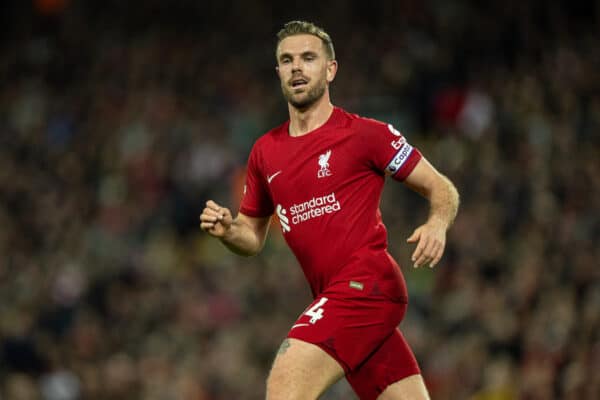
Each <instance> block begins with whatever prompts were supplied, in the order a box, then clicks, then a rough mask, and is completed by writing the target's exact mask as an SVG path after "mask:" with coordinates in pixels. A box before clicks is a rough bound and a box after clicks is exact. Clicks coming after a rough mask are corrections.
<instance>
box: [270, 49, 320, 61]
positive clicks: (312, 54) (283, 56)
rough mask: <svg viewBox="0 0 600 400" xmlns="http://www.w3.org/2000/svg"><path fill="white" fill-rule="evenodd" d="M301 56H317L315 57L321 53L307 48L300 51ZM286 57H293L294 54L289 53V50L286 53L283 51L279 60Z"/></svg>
mask: <svg viewBox="0 0 600 400" xmlns="http://www.w3.org/2000/svg"><path fill="white" fill-rule="evenodd" d="M300 56H301V57H306V56H315V57H318V56H319V54H318V53H317V52H315V51H312V50H307V51H303V52H302V53H300ZM286 57H288V58H292V54H291V53H287V52H286V53H281V54H280V55H279V58H278V59H279V60H283V59H284V58H286Z"/></svg>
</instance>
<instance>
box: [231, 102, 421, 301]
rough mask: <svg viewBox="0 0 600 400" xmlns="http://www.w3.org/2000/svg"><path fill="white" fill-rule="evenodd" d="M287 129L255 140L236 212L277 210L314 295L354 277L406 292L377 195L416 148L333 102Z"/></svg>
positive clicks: (400, 174) (409, 165)
mask: <svg viewBox="0 0 600 400" xmlns="http://www.w3.org/2000/svg"><path fill="white" fill-rule="evenodd" d="M288 129H289V121H287V122H286V123H284V124H283V125H281V126H279V127H277V128H275V129H273V130H271V131H269V132H268V133H267V134H265V135H264V136H262V137H261V138H259V139H258V140H257V142H256V143H255V144H254V147H253V148H252V151H251V153H250V157H249V159H248V171H247V178H246V186H245V189H244V196H243V199H242V202H241V206H240V212H241V213H242V214H245V215H248V216H250V217H265V216H269V215H272V214H273V213H276V214H277V216H278V217H279V220H280V223H281V229H282V231H283V236H284V237H285V239H286V241H287V243H288V245H289V246H290V248H291V249H292V251H293V252H294V254H295V256H296V257H297V259H298V261H299V262H300V265H301V266H302V268H303V270H304V274H305V276H306V278H307V279H308V282H309V284H310V286H311V289H312V292H313V295H315V296H316V295H318V294H320V293H321V292H322V291H323V290H325V289H326V288H327V287H329V286H330V285H332V284H334V283H337V282H339V281H341V280H345V279H354V280H360V282H369V281H371V282H374V281H377V282H385V281H393V282H395V284H396V285H397V284H398V283H400V286H401V290H402V291H403V292H404V293H402V294H401V295H402V297H406V293H405V292H406V288H405V285H404V280H403V279H402V277H401V275H400V271H399V268H398V266H397V265H396V263H395V262H394V261H393V260H392V258H391V257H390V256H389V254H388V253H387V232H386V229H385V227H384V225H383V222H382V220H381V213H380V210H379V201H380V197H381V192H382V190H383V184H384V179H385V176H386V175H391V176H392V177H393V178H395V179H397V180H403V179H405V178H406V177H407V176H408V175H409V174H410V172H411V171H412V170H413V169H414V167H415V166H416V164H417V162H418V161H419V160H420V159H421V153H420V152H419V151H418V150H417V149H416V148H413V147H412V146H411V145H410V144H409V143H407V142H406V140H405V138H404V137H403V136H402V135H401V134H400V132H398V131H397V130H396V129H394V127H392V125H389V124H385V123H382V122H379V121H376V120H372V119H367V118H362V117H360V116H358V115H355V114H350V113H348V112H346V111H344V110H342V109H340V108H337V107H336V108H334V110H333V112H332V114H331V116H330V117H329V119H328V120H327V122H326V123H325V124H323V125H322V126H321V127H319V128H317V129H315V130H314V131H312V132H310V133H308V134H306V135H303V136H298V137H292V136H290V135H289V134H288ZM384 285H385V284H384ZM376 286H377V287H379V286H378V285H376ZM383 289H384V290H385V288H383ZM377 290H379V289H377Z"/></svg>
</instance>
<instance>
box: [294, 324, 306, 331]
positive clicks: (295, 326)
mask: <svg viewBox="0 0 600 400" xmlns="http://www.w3.org/2000/svg"><path fill="white" fill-rule="evenodd" d="M308 325H309V324H296V325H292V328H291V329H290V330H292V329H294V328H298V327H301V326H308Z"/></svg>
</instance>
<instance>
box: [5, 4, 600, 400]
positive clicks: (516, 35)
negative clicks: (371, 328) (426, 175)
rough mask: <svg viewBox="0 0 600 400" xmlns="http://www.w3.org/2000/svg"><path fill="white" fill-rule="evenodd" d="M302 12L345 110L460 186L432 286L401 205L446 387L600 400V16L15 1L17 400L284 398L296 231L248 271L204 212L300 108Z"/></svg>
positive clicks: (448, 390) (407, 7)
mask: <svg viewBox="0 0 600 400" xmlns="http://www.w3.org/2000/svg"><path fill="white" fill-rule="evenodd" d="M549 3H551V4H549ZM291 19H308V20H311V21H314V22H316V23H317V24H318V25H321V26H323V27H324V28H325V29H326V30H327V31H328V32H329V33H330V34H331V36H332V38H333V41H334V44H335V48H336V52H337V59H338V61H339V64H340V68H339V73H338V76H337V78H336V80H335V82H334V83H333V85H332V87H331V92H332V99H333V102H334V103H335V104H336V105H339V106H343V107H345V108H347V109H348V110H349V111H351V112H356V113H360V114H361V115H364V116H368V117H373V118H377V119H381V120H383V121H386V122H391V123H393V124H394V125H395V126H396V127H397V128H398V129H399V130H401V131H402V132H403V133H404V134H405V136H406V137H407V138H408V139H409V140H410V141H411V142H412V143H413V144H414V145H416V146H418V147H419V148H420V149H421V150H422V151H423V153H424V154H425V155H426V157H427V158H428V159H429V160H430V161H431V162H432V163H433V164H434V165H436V166H437V167H438V168H439V169H440V170H441V171H442V172H443V173H445V174H446V175H447V176H448V177H449V178H450V179H451V180H452V181H453V182H455V184H456V186H457V187H458V189H459V191H460V193H461V195H462V207H461V210H460V213H459V216H458V219H457V220H456V223H455V225H454V227H453V228H452V230H451V231H450V233H449V239H448V246H447V250H446V254H445V256H444V259H443V260H442V262H441V263H440V265H439V266H438V267H437V268H436V269H435V270H434V271H431V270H429V269H426V270H418V271H415V270H413V269H412V268H411V263H410V259H409V257H410V253H411V252H412V246H408V245H406V243H405V239H406V237H408V235H409V234H410V233H411V232H412V230H413V229H414V228H415V227H416V226H418V225H419V224H420V223H422V222H423V221H424V219H425V218H426V215H427V207H426V202H425V201H424V200H422V199H421V198H419V197H418V196H417V195H415V194H414V193H412V192H410V191H409V190H406V189H405V188H404V187H403V186H402V185H401V184H397V183H393V182H389V183H388V185H387V186H386V189H385V192H384V196H383V199H382V211H383V215H384V221H385V222H386V224H387V227H388V231H389V239H390V251H391V252H392V253H393V254H394V256H395V257H396V258H397V259H398V260H399V261H400V262H401V264H402V265H403V271H404V273H405V276H406V279H407V282H408V285H409V291H410V296H411V297H410V307H409V312H408V314H407V317H406V319H405V321H404V322H403V323H402V326H401V327H402V329H403V331H404V333H405V336H406V337H407V339H408V341H409V342H410V344H411V345H412V347H413V349H414V350H415V353H416V355H417V358H418V359H419V361H420V363H421V366H422V369H423V375H424V376H425V378H426V381H427V384H428V386H429V389H430V391H431V394H432V398H434V399H478V400H479V399H481V400H485V399H494V400H496V399H501V400H504V399H595V398H598V397H599V396H600V374H598V370H600V272H599V271H600V269H599V262H598V260H599V259H600V250H599V239H600V206H599V205H600V174H599V171H600V157H599V155H600V151H599V150H600V146H599V144H600V134H599V129H600V45H599V44H600V40H599V39H600V35H599V33H600V32H599V28H598V26H599V23H600V2H598V1H588V2H584V1H555V2H546V1H513V0H509V1H488V2H477V1H466V0H462V1H455V2H447V1H441V0H440V1H380V2H375V1H369V2H365V1H329V2H323V1H304V2H301V3H300V4H298V5H292V3H291V2H273V3H271V2H267V1H252V2H240V1H220V2H202V1H191V0H189V1H184V0H180V1H158V0H147V1H122V0H106V1H99V0H90V1H84V0H79V1H77V0H34V1H25V0H23V1H17V0H12V1H9V0H5V1H3V2H2V3H1V5H0V29H1V31H0V32H1V35H0V82H1V85H0V397H1V398H3V399H4V398H5V399H9V400H20V399H51V400H59V399H60V400H70V399H157V400H158V399H161V400H162V399H183V400H220V399H249V400H253V399H262V398H264V382H265V378H266V375H267V372H268V368H269V366H270V363H271V361H272V359H273V356H274V353H275V350H276V348H277V347H278V345H279V343H280V342H281V340H282V339H283V338H284V337H285V334H286V332H287V330H288V329H289V326H290V324H291V323H292V322H293V321H294V320H295V319H296V317H297V315H298V314H299V313H300V312H301V311H302V310H303V309H304V307H305V306H306V305H307V304H308V302H309V301H310V297H309V290H308V287H307V285H306V283H305V281H304V279H303V276H302V274H301V272H300V270H299V267H298V266H297V264H296V261H295V260H294V259H293V258H292V257H291V254H290V252H289V250H288V249H287V248H286V247H285V244H284V243H283V240H282V238H281V235H280V234H279V227H278V226H276V225H274V226H273V228H272V230H271V237H270V239H269V241H268V243H267V246H266V249H265V251H264V252H263V253H262V254H261V255H259V256H258V257H255V258H251V259H243V258H240V257H237V256H234V255H232V254H230V253H228V252H227V251H226V250H225V249H224V247H223V246H221V245H220V244H219V243H218V242H217V241H215V240H212V239H210V238H209V237H208V236H207V235H206V234H203V233H202V232H201V231H200V229H199V226H198V225H199V224H198V215H199V213H200V212H201V210H202V208H203V204H204V202H205V201H206V200H207V199H209V198H213V199H215V200H217V201H219V202H221V203H224V204H227V205H230V206H231V207H232V208H233V209H235V208H236V207H237V202H238V201H239V189H240V185H241V182H242V179H243V172H244V165H245V162H246V157H247V155H248V152H249V149H250V146H251V145H252V143H253V141H254V140H255V139H256V138H257V137H258V136H260V135H261V134H262V133H264V132H266V131H267V130H268V129H270V128H271V127H273V126H275V125H278V124H280V123H281V122H283V121H284V120H285V119H286V118H287V108H286V106H285V103H284V101H283V100H282V97H281V94H280V89H279V83H278V79H277V77H276V75H275V71H274V66H275V60H274V46H275V34H276V32H277V31H278V30H279V29H280V28H281V27H282V25H283V23H285V22H287V21H288V20H291ZM324 398H325V399H329V400H333V399H352V398H354V397H353V395H352V394H351V393H350V392H349V389H348V387H347V385H346V384H345V383H341V384H339V385H337V386H335V387H334V388H333V389H332V390H330V391H329V392H328V393H327V394H326V395H325V396H324Z"/></svg>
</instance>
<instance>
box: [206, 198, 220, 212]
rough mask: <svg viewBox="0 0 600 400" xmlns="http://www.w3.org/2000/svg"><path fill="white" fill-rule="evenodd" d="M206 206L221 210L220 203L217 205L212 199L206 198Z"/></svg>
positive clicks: (217, 210)
mask: <svg viewBox="0 0 600 400" xmlns="http://www.w3.org/2000/svg"><path fill="white" fill-rule="evenodd" d="M206 208H209V209H211V210H213V211H216V212H219V211H221V208H222V207H221V206H220V205H218V204H217V203H215V202H214V201H212V200H208V201H207V202H206Z"/></svg>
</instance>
